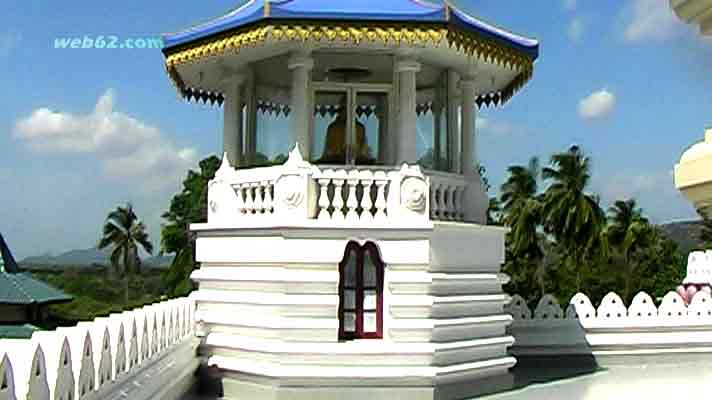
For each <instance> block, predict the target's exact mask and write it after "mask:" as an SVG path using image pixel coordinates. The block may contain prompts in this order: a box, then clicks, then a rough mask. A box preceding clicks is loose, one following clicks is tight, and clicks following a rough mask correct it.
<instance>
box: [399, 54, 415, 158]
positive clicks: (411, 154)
mask: <svg viewBox="0 0 712 400" xmlns="http://www.w3.org/2000/svg"><path fill="white" fill-rule="evenodd" d="M419 71H420V63H419V62H417V61H415V60H412V59H405V60H400V61H398V62H397V63H396V73H398V83H399V85H398V89H399V92H398V105H399V107H398V140H397V141H396V143H397V146H398V148H397V149H396V163H397V164H402V163H409V164H415V163H416V162H417V161H418V154H417V150H416V142H415V140H416V135H417V132H416V130H417V129H418V126H417V119H418V115H417V114H416V111H415V107H416V95H417V88H416V74H417V73H418V72H419Z"/></svg>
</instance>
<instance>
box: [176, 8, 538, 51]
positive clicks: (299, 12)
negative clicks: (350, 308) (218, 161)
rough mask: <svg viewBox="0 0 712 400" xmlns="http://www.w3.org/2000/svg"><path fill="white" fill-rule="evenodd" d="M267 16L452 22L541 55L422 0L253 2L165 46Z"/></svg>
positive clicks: (529, 44)
mask: <svg viewBox="0 0 712 400" xmlns="http://www.w3.org/2000/svg"><path fill="white" fill-rule="evenodd" d="M264 20H306V21H308V20H319V21H329V20H333V21H337V20H338V21H363V22H368V21H372V22H421V23H435V24H443V25H445V24H453V25H455V26H458V27H460V28H463V29H466V30H471V31H475V32H477V33H479V34H481V35H482V36H484V37H486V38H489V39H491V40H494V41H496V42H499V43H502V44H505V45H508V46H511V47H513V48H515V49H516V50H518V51H521V52H523V53H524V54H526V55H528V56H529V57H531V58H532V59H536V58H537V57H538V55H539V43H538V42H537V41H536V40H532V39H529V38H525V37H521V36H518V35H515V34H512V33H510V32H507V31H504V30H502V29H499V28H497V27H494V26H492V25H489V24H487V23H484V22H482V21H480V20H478V19H477V18H475V17H473V16H470V15H468V14H466V13H465V12H463V11H461V10H457V9H455V8H453V7H452V6H448V5H445V4H432V3H429V2H425V1H423V0H272V1H269V0H250V1H248V2H247V3H246V4H244V5H243V6H241V7H239V8H236V9H234V10H233V11H231V12H229V13H228V14H226V15H224V16H222V17H218V18H215V19H212V20H210V21H208V22H206V23H203V24H200V25H197V26H195V27H192V28H190V29H187V30H184V31H181V32H177V33H170V34H166V35H163V42H164V46H165V49H170V48H173V47H178V46H182V45H187V44H189V43H193V42H196V41H199V40H202V39H205V38H208V37H211V36H213V35H217V34H220V33H223V32H227V31H231V30H234V29H239V28H241V27H244V26H247V25H250V24H253V23H256V22H260V21H264Z"/></svg>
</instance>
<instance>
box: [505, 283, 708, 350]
mask: <svg viewBox="0 0 712 400" xmlns="http://www.w3.org/2000/svg"><path fill="white" fill-rule="evenodd" d="M506 311H507V312H509V313H510V314H511V315H512V318H513V319H514V321H513V323H512V325H511V326H510V328H509V332H510V333H511V334H512V335H513V336H514V338H515V343H514V346H513V347H512V348H511V352H512V354H513V355H515V356H517V357H519V356H529V355H536V356H542V355H546V356H557V355H591V356H594V357H595V358H596V360H600V361H603V362H604V363H605V362H608V361H610V360H612V359H614V358H615V357H619V356H624V357H631V356H633V357H638V356H639V357H644V356H648V355H661V354H677V355H682V354H705V353H707V354H709V353H712V297H711V296H710V294H709V293H707V292H699V293H697V294H696V295H695V296H694V297H693V299H692V301H691V302H690V304H689V305H686V304H685V301H684V300H683V298H682V297H680V295H679V294H677V293H676V292H669V293H668V294H667V295H665V296H664V297H663V299H662V301H661V303H660V304H659V305H657V306H656V304H655V302H654V301H653V299H652V298H651V297H650V296H649V295H648V294H646V293H644V292H641V293H638V294H637V295H636V296H635V297H634V298H633V300H632V302H631V304H630V306H626V305H625V304H624V303H623V301H622V300H621V298H620V297H619V296H618V295H617V294H615V293H609V294H608V295H606V296H605V297H604V298H603V300H602V301H601V303H600V305H599V306H598V307H594V306H593V304H592V303H591V301H590V300H589V298H588V297H587V296H586V295H584V294H582V293H579V294H576V295H575V296H574V297H572V298H571V300H570V301H569V303H568V304H567V305H566V308H565V309H564V308H562V307H561V306H560V305H559V303H558V301H557V300H556V298H555V297H554V296H551V295H546V296H543V297H542V298H541V300H540V301H539V303H538V305H537V306H536V308H535V309H534V311H533V312H532V310H531V309H530V308H529V307H528V306H527V304H526V302H525V301H524V299H523V298H522V297H520V296H518V295H515V296H513V297H512V300H511V302H510V303H509V305H508V306H507V307H506Z"/></svg>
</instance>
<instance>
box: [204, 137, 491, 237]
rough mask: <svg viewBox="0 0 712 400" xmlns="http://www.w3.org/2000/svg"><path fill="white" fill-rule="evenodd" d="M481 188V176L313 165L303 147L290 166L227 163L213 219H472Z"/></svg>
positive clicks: (219, 177) (219, 176) (344, 223)
mask: <svg viewBox="0 0 712 400" xmlns="http://www.w3.org/2000/svg"><path fill="white" fill-rule="evenodd" d="M479 188H480V186H479V182H478V178H477V177H466V176H463V175H458V174H450V173H445V172H438V171H422V170H421V169H420V168H419V167H418V166H408V165H403V166H400V167H395V166H394V167H373V166H342V167H333V166H331V167H329V166H318V165H312V164H310V163H309V162H307V161H305V160H303V159H302V158H301V155H300V154H299V152H298V151H296V149H295V151H293V152H292V153H290V156H289V159H288V160H287V162H286V163H285V164H284V165H278V166H272V167H264V168H252V169H245V170H235V169H233V168H232V167H230V166H229V164H228V163H226V162H225V163H223V165H222V166H221V167H220V169H219V170H218V171H217V173H216V175H215V179H214V180H213V181H211V182H210V185H209V191H208V205H209V210H208V225H213V226H215V225H218V226H219V225H223V226H229V227H239V226H240V225H245V226H256V225H259V224H265V225H269V224H271V223H272V224H274V223H281V224H285V223H296V224H310V223H312V222H310V221H316V223H317V225H332V226H338V227H348V226H351V225H352V224H355V225H354V226H357V227H360V228H362V227H365V226H368V225H369V224H371V225H374V226H384V225H386V224H391V223H394V225H401V226H402V225H404V224H411V223H414V224H418V223H423V222H427V221H428V220H438V221H455V222H464V221H466V220H468V221H469V220H473V219H472V216H473V215H475V214H477V213H476V212H475V211H476V210H479V209H480V208H481V207H482V204H479V203H481V201H480V200H481V199H479V197H477V196H476V195H477V194H478V193H477V192H478V190H479ZM480 197H481V196H480ZM421 216H422V217H424V218H421ZM270 218H271V219H270Z"/></svg>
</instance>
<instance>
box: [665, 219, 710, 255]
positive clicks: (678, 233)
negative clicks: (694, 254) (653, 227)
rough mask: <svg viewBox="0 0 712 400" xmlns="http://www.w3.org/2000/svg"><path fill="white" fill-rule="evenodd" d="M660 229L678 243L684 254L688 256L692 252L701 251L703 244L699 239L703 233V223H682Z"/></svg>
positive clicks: (670, 224)
mask: <svg viewBox="0 0 712 400" xmlns="http://www.w3.org/2000/svg"><path fill="white" fill-rule="evenodd" d="M660 228H661V229H662V230H663V232H665V233H666V234H667V236H668V237H669V238H670V239H671V240H673V241H674V242H675V243H677V245H678V247H679V248H680V251H681V252H682V254H684V255H687V254H688V253H689V252H690V251H692V250H696V249H701V248H702V242H700V240H699V239H698V236H699V235H700V231H702V221H701V220H696V221H680V222H671V223H667V224H662V225H660Z"/></svg>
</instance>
